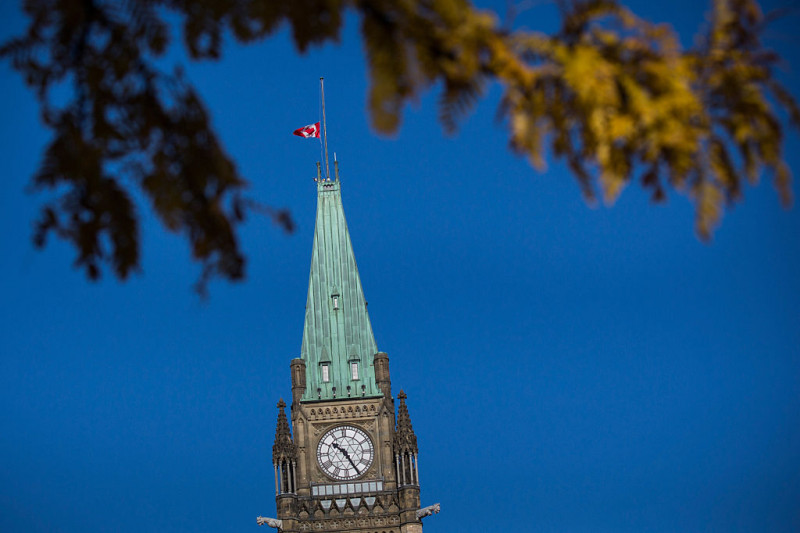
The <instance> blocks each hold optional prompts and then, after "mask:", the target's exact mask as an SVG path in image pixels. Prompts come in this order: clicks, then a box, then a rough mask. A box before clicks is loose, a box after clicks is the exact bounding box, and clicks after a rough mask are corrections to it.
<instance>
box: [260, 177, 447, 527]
mask: <svg viewBox="0 0 800 533" xmlns="http://www.w3.org/2000/svg"><path fill="white" fill-rule="evenodd" d="M335 170H336V172H335V176H336V177H335V179H334V180H330V179H328V180H326V179H322V178H321V176H320V172H319V164H318V165H317V180H316V182H317V219H316V226H315V229H314V244H313V248H312V252H311V275H310V279H309V282H308V301H307V303H306V315H305V326H304V329H303V344H302V348H301V351H300V357H299V358H296V359H293V360H292V361H291V363H290V368H291V377H292V402H291V425H290V423H289V420H288V419H287V416H286V411H285V408H286V404H285V403H284V402H283V400H281V401H280V402H278V424H277V428H276V430H275V445H274V446H273V448H272V461H273V465H274V471H275V494H276V496H275V500H276V507H277V514H278V517H277V519H273V518H264V517H258V523H259V525H262V524H266V525H269V526H272V527H275V528H278V529H279V531H284V532H302V531H309V532H311V531H329V532H341V533H356V532H365V533H367V532H368V533H421V532H422V521H421V520H422V518H423V517H425V516H428V515H430V514H433V513H437V512H438V511H439V505H438V504H436V505H432V506H429V507H426V508H424V509H420V484H419V467H418V463H417V458H418V449H417V437H416V435H415V434H414V430H413V428H412V427H411V418H410V417H409V414H408V408H407V406H406V402H405V400H406V395H405V394H404V393H403V392H402V391H401V392H400V393H399V394H398V395H397V401H396V402H395V399H394V397H393V396H392V384H391V380H390V377H389V357H388V356H387V355H386V353H384V352H380V351H378V348H377V345H376V343H375V338H374V336H373V334H372V326H371V325H370V321H369V314H368V313H367V302H366V300H365V299H364V292H363V290H362V288H361V279H360V278H359V276H358V269H357V268H356V260H355V256H354V255H353V248H352V245H351V243H350V234H349V232H348V230H347V223H346V222H345V217H344V210H343V208H342V198H341V188H340V187H341V185H340V182H339V169H338V164H336V165H335Z"/></svg>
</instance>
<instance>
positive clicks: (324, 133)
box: [319, 76, 331, 181]
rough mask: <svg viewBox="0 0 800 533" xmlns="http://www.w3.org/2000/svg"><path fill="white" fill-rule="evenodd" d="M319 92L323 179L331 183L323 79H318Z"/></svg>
mask: <svg viewBox="0 0 800 533" xmlns="http://www.w3.org/2000/svg"><path fill="white" fill-rule="evenodd" d="M319 90H320V93H321V94H322V136H323V137H324V138H325V179H327V180H328V181H331V168H330V165H328V127H327V125H326V122H325V78H323V77H322V76H320V77H319Z"/></svg>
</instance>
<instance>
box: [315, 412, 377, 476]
mask: <svg viewBox="0 0 800 533" xmlns="http://www.w3.org/2000/svg"><path fill="white" fill-rule="evenodd" d="M342 429H345V430H346V429H351V430H353V431H355V433H356V434H361V435H363V436H364V440H363V441H361V442H360V443H359V444H358V445H359V447H361V448H362V449H364V447H365V446H366V448H367V449H369V451H370V457H369V462H367V463H366V466H364V468H363V470H361V471H360V472H359V471H358V469H357V468H356V469H355V470H356V473H355V474H354V475H352V476H347V475H344V476H343V475H337V474H334V473H333V468H334V467H333V465H331V466H330V467H328V468H326V467H325V466H324V464H323V462H324V461H323V457H322V453H323V452H322V447H323V446H324V445H326V442H325V439H326V438H328V437H329V436H333V433H334V432H336V431H340V430H342ZM344 438H351V437H336V436H333V441H334V442H337V444H338V443H341V442H342V440H343V439H344ZM328 447H329V448H330V445H328ZM328 454H329V452H326V457H327V456H328ZM374 462H375V444H374V443H373V442H372V437H370V435H369V433H368V432H367V431H366V430H364V429H362V428H360V427H357V426H353V425H350V424H342V425H340V426H336V427H333V428H331V429H329V430H327V431H326V432H325V433H324V434H323V435H322V437H320V439H319V442H318V443H317V466H318V467H319V469H320V470H321V471H322V473H323V474H325V475H326V476H327V477H329V478H331V479H334V480H336V481H352V480H355V479H359V478H360V477H363V476H364V475H365V474H366V473H367V471H368V470H369V469H370V468H371V467H372V464H373V463H374ZM358 464H363V463H362V462H361V460H360V459H359V463H358Z"/></svg>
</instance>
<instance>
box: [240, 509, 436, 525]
mask: <svg viewBox="0 0 800 533" xmlns="http://www.w3.org/2000/svg"><path fill="white" fill-rule="evenodd" d="M437 512H438V511H437ZM256 522H257V523H258V525H259V526H263V525H264V524H267V525H268V526H269V527H274V528H277V529H281V528H282V527H283V520H277V519H275V518H267V517H266V516H259V517H258V518H256Z"/></svg>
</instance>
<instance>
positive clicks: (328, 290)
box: [300, 169, 382, 401]
mask: <svg viewBox="0 0 800 533" xmlns="http://www.w3.org/2000/svg"><path fill="white" fill-rule="evenodd" d="M336 174H337V176H336V180H335V181H330V180H324V179H318V180H317V221H316V227H315V229H314V247H313V249H312V252H311V275H310V278H309V281H308V301H307V303H306V321H305V326H304V328H303V347H302V349H301V355H300V357H302V358H303V359H304V360H305V362H306V390H305V393H304V394H303V397H302V401H314V400H332V399H334V398H337V399H339V398H348V397H350V398H358V397H375V396H381V395H382V393H381V391H380V389H378V387H377V385H376V384H375V369H374V367H373V366H372V359H373V357H374V356H375V353H376V352H377V351H378V349H377V346H376V345H375V337H374V336H373V335H372V326H371V325H370V322H369V315H368V314H367V304H366V301H365V300H364V291H363V290H362V288H361V279H360V278H359V277H358V268H357V267H356V258H355V255H353V246H352V244H351V243H350V233H349V232H348V231H347V222H346V221H345V218H344V208H343V207H342V196H341V187H340V182H339V179H338V169H337V173H336Z"/></svg>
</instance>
